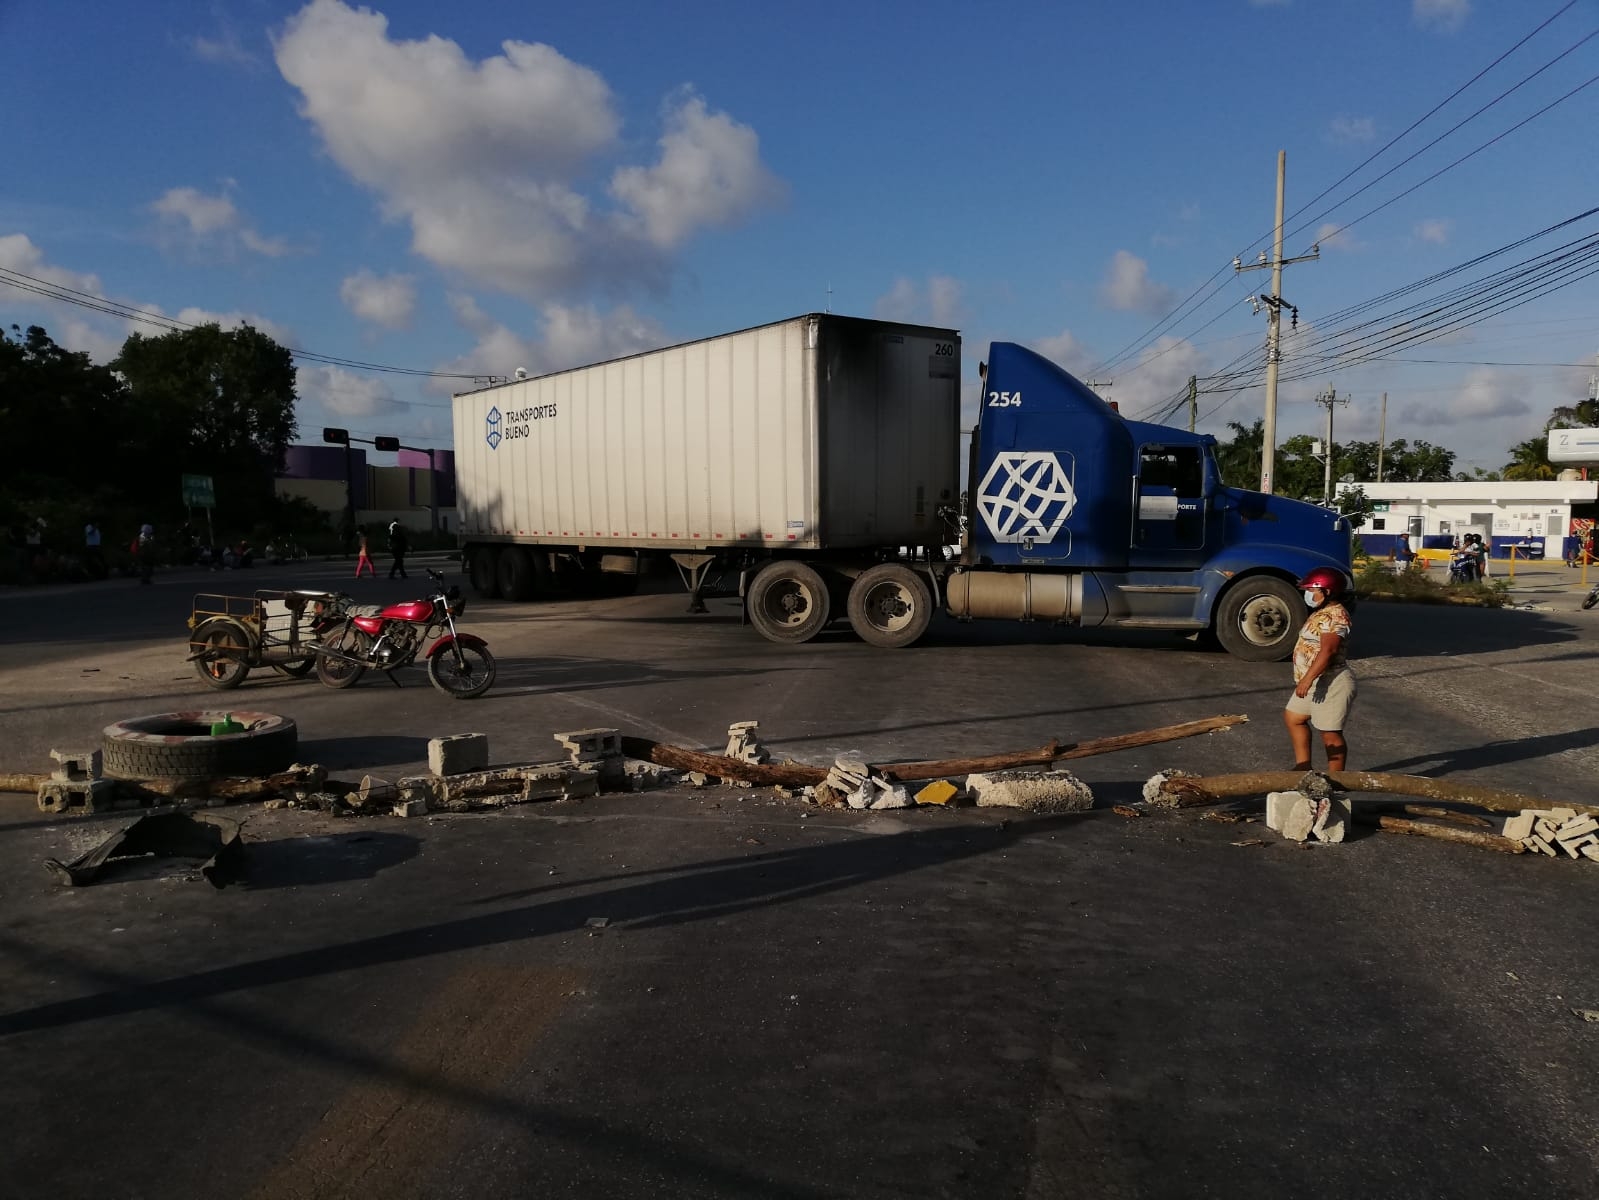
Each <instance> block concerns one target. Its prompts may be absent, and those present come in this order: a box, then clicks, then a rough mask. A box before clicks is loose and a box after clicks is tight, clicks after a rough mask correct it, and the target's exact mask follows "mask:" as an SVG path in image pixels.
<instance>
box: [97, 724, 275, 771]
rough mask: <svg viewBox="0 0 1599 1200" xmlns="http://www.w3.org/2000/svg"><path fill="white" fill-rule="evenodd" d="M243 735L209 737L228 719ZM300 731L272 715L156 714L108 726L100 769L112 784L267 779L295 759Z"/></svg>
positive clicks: (104, 737)
mask: <svg viewBox="0 0 1599 1200" xmlns="http://www.w3.org/2000/svg"><path fill="white" fill-rule="evenodd" d="M229 716H232V718H233V719H234V720H235V721H237V722H238V723H239V724H241V725H244V726H245V727H246V728H245V730H244V732H243V733H224V734H220V735H218V736H216V737H212V736H211V734H210V728H211V726H212V725H213V724H214V723H217V722H220V721H222V720H224V719H226V718H227V717H229ZM298 741H299V732H298V730H297V729H296V728H295V725H294V722H293V721H292V720H290V719H289V718H288V717H279V716H274V715H273V714H271V713H255V712H231V713H230V712H227V711H224V710H216V711H207V712H177V713H158V714H157V715H155V716H152V717H134V718H133V719H132V720H128V721H118V722H117V723H116V724H115V725H107V726H106V727H105V731H104V733H103V734H102V737H101V755H102V758H101V769H102V770H103V771H104V772H105V774H106V776H107V777H108V778H111V779H220V778H224V777H226V776H230V775H231V776H261V775H272V774H275V773H276V772H278V771H283V770H287V769H288V768H289V767H290V766H291V765H292V764H293V763H294V758H295V750H296V748H297V746H298Z"/></svg>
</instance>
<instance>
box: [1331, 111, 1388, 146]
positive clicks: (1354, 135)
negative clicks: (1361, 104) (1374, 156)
mask: <svg viewBox="0 0 1599 1200" xmlns="http://www.w3.org/2000/svg"><path fill="white" fill-rule="evenodd" d="M1327 136H1328V137H1329V138H1330V139H1331V140H1332V141H1334V142H1336V143H1338V144H1339V145H1345V146H1348V145H1354V144H1356V143H1359V142H1369V141H1371V139H1372V138H1374V137H1376V136H1377V122H1376V121H1374V120H1373V119H1372V118H1371V117H1346V116H1337V117H1334V118H1333V119H1332V120H1331V121H1329V122H1328V123H1327Z"/></svg>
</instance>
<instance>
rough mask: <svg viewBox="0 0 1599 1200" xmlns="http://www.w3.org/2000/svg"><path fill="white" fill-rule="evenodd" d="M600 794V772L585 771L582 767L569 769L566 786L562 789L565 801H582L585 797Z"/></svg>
mask: <svg viewBox="0 0 1599 1200" xmlns="http://www.w3.org/2000/svg"><path fill="white" fill-rule="evenodd" d="M599 794H600V773H599V772H598V771H585V770H583V769H582V768H581V767H579V768H576V769H573V768H568V769H567V772H566V786H565V788H563V789H562V798H563V799H566V800H581V799H582V798H583V797H585V796H598V795H599Z"/></svg>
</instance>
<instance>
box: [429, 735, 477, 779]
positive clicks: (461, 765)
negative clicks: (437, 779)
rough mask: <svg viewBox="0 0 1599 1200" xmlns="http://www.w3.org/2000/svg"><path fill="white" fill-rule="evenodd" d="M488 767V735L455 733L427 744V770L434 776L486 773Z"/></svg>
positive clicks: (434, 739)
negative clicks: (469, 772) (471, 772)
mask: <svg viewBox="0 0 1599 1200" xmlns="http://www.w3.org/2000/svg"><path fill="white" fill-rule="evenodd" d="M488 766H489V735H488V734H486V733H456V734H451V735H450V736H449V737H439V738H433V739H432V740H431V741H429V742H428V770H429V771H430V772H432V773H433V774H434V775H464V774H466V773H467V772H468V771H486V770H488Z"/></svg>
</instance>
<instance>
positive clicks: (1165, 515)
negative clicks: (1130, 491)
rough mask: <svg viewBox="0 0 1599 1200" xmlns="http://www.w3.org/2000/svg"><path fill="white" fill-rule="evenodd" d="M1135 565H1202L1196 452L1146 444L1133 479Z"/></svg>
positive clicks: (1200, 464) (1201, 491)
mask: <svg viewBox="0 0 1599 1200" xmlns="http://www.w3.org/2000/svg"><path fill="white" fill-rule="evenodd" d="M1133 486H1134V489H1135V492H1134V508H1133V539H1132V545H1133V559H1134V562H1135V564H1137V565H1148V566H1163V567H1198V566H1201V565H1203V563H1204V561H1205V526H1206V520H1205V499H1206V498H1205V461H1204V456H1203V451H1202V449H1201V447H1199V446H1163V445H1157V444H1145V445H1142V446H1140V447H1139V448H1138V474H1137V475H1136V477H1135V478H1134V481H1133Z"/></svg>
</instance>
